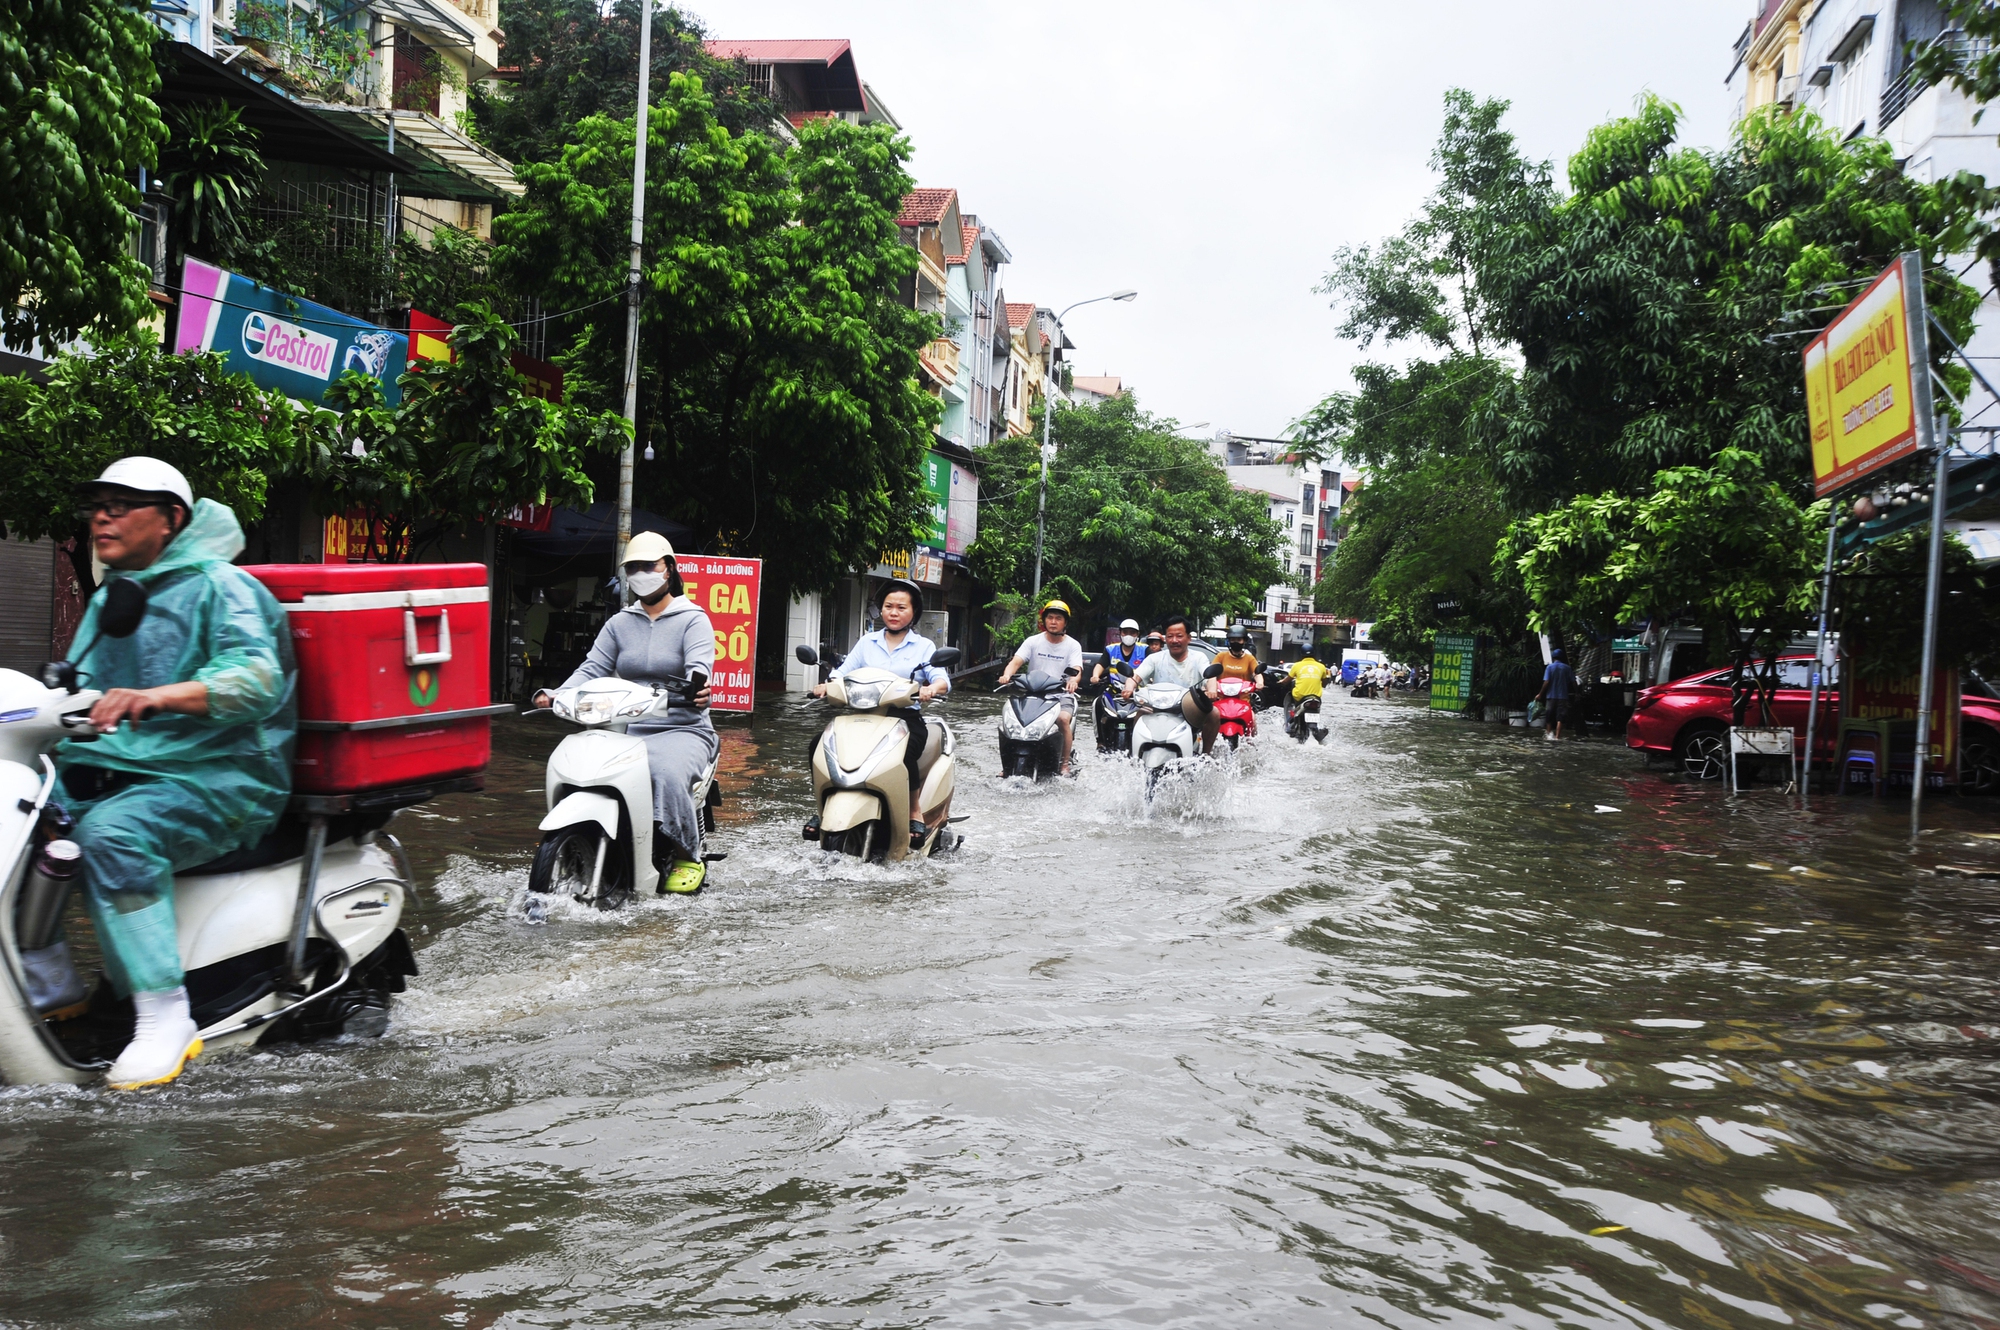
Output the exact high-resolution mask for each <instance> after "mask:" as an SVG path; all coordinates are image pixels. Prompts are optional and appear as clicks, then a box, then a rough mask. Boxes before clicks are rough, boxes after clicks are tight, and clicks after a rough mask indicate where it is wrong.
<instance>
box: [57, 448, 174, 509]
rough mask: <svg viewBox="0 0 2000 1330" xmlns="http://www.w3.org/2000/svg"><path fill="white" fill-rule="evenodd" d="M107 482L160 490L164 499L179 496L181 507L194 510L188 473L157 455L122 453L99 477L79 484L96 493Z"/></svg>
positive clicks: (140, 490)
mask: <svg viewBox="0 0 2000 1330" xmlns="http://www.w3.org/2000/svg"><path fill="white" fill-rule="evenodd" d="M106 485H115V486H117V487H118V488H119V489H124V490H133V491H135V492H137V493H139V494H149V495H151V494H157V495H159V496H160V497H161V498H163V499H164V498H172V499H176V500H178V501H179V502H180V505H181V507H183V508H185V509H187V510H188V511H189V512H193V511H194V489H193V487H192V486H190V485H189V484H188V482H187V477H186V476H184V475H182V474H181V473H180V472H179V471H177V470H176V469H174V468H173V467H171V466H168V465H167V464H166V463H165V462H162V461H161V460H160V459H159V458H157V457H121V458H119V459H118V460H117V461H115V462H113V463H112V464H111V465H110V466H107V467H105V468H104V474H103V475H101V476H99V477H98V478H97V479H96V480H90V481H85V482H84V483H83V484H81V485H79V486H77V490H78V491H79V492H80V493H84V494H93V493H95V492H96V491H97V490H99V489H101V488H102V487H104V486H106Z"/></svg>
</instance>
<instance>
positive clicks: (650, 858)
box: [522, 674, 725, 908]
mask: <svg viewBox="0 0 2000 1330" xmlns="http://www.w3.org/2000/svg"><path fill="white" fill-rule="evenodd" d="M707 682H708V680H707V678H706V677H705V676H703V675H699V674H697V675H694V676H692V677H687V678H683V677H680V676H678V675H674V676H668V682H667V683H666V684H665V685H664V686H656V685H654V684H644V683H633V682H631V681H630V680H627V679H619V678H616V677H610V676H607V677H605V678H601V679H591V680H588V681H586V682H584V683H580V684H578V685H577V686H576V687H574V688H561V689H557V690H556V691H554V692H552V693H551V694H550V695H549V706H548V708H547V711H546V712H544V710H543V709H542V708H540V707H537V708H535V709H533V710H531V711H527V712H524V713H522V714H524V715H529V716H539V715H544V714H552V715H554V716H555V717H556V718H557V719H558V720H566V721H571V722H573V723H575V724H576V725H578V726H579V727H580V728H579V729H578V730H577V732H576V733H574V734H571V735H569V736H567V737H566V738H564V740H563V741H562V742H561V743H559V744H557V745H556V750H555V752H553V753H551V754H549V764H548V771H547V774H546V776H545V777H544V780H543V786H544V796H545V798H546V799H547V804H548V813H547V815H546V816H544V817H543V818H542V822H541V831H542V843H541V845H540V846H539V847H538V848H537V849H536V851H535V862H534V865H533V866H532V867H531V868H530V869H529V870H528V890H529V891H530V892H531V893H535V894H551V893H557V892H560V893H562V894H564V895H567V896H570V897H572V898H573V899H575V900H578V901H581V902H583V903H584V904H587V905H596V906H598V907H600V908H608V907H610V906H614V905H618V904H620V903H622V902H624V901H626V900H629V899H631V897H633V896H634V895H639V896H649V895H663V894H664V893H665V891H666V886H665V882H666V871H667V869H668V868H669V867H671V865H670V864H669V863H668V862H667V858H666V856H667V855H668V854H669V853H670V847H669V846H668V844H667V842H666V841H665V839H664V838H663V837H660V836H658V835H656V834H655V827H656V824H655V823H654V821H653V773H652V770H651V768H650V767H649V766H648V765H647V763H646V741H645V739H644V738H643V737H641V736H639V735H634V734H629V733H627V730H628V729H629V728H630V727H631V725H632V724H633V722H635V721H642V720H648V719H653V718H657V717H662V716H665V715H666V714H667V713H668V712H669V711H670V710H672V709H673V708H674V707H684V708H685V707H690V706H692V705H693V700H692V699H693V697H694V695H695V694H696V693H698V692H700V691H701V689H702V686H703V685H704V684H706V683H707ZM688 793H689V795H690V796H691V797H692V798H693V799H694V806H695V809H696V810H697V811H696V819H695V821H696V827H697V830H698V834H699V836H700V840H701V843H700V844H699V845H691V846H687V847H685V848H686V849H688V850H689V851H690V852H691V853H692V854H693V855H694V856H695V857H696V858H697V860H698V861H699V862H701V863H703V864H704V865H705V864H709V863H714V862H715V861H717V860H720V859H722V858H724V857H725V856H723V855H721V854H716V853H712V852H710V850H709V848H708V837H709V836H710V835H711V834H713V832H714V831H715V810H716V809H717V808H718V807H720V806H721V804H722V789H721V787H720V786H718V785H717V784H716V783H715V763H714V762H713V761H711V762H710V763H709V764H708V765H707V766H706V767H705V768H703V769H702V771H701V772H700V773H699V774H697V775H696V776H695V778H694V780H693V781H692V782H691V783H690V785H689V788H688Z"/></svg>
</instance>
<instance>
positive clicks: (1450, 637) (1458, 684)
mask: <svg viewBox="0 0 2000 1330" xmlns="http://www.w3.org/2000/svg"><path fill="white" fill-rule="evenodd" d="M1477 644H1478V639H1477V638H1474V637H1471V636H1468V635H1465V634H1460V633H1439V634H1438V635H1437V641H1436V643H1435V645H1434V646H1433V647H1432V652H1431V710H1433V711H1463V710H1465V709H1466V708H1467V707H1469V706H1471V705H1472V649H1473V647H1474V646H1476V645H1477Z"/></svg>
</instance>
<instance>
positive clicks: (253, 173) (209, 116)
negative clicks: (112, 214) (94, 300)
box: [160, 102, 264, 260]
mask: <svg viewBox="0 0 2000 1330" xmlns="http://www.w3.org/2000/svg"><path fill="white" fill-rule="evenodd" d="M172 120H173V137H172V138H171V139H170V140H169V141H168V143H167V147H166V150H165V151H164V152H163V153H161V155H160V182H161V183H162V184H164V185H165V186H166V187H167V193H168V195H169V196H170V197H171V198H172V199H173V201H174V223H175V229H176V231H177V232H179V234H180V236H181V237H182V240H183V243H185V244H188V245H192V246H195V247H197V248H198V249H200V250H201V252H202V253H204V254H208V255H211V256H213V257H215V258H217V259H222V260H227V258H228V257H229V255H230V253H231V252H232V251H233V250H234V249H235V247H236V244H237V242H238V241H239V240H240V239H241V238H242V234H243V219H244V213H245V212H246V211H248V209H249V206H250V200H251V198H252V197H253V196H255V194H256V193H257V184H258V182H259V181H260V180H262V179H263V177H264V158H263V154H262V153H260V152H259V151H258V150H257V131H256V130H254V129H252V128H251V127H250V126H249V125H246V124H244V123H243V113H242V111H241V110H239V109H238V108H237V107H234V106H230V105H227V104H226V103H223V102H210V103H208V104H206V105H197V106H190V107H184V108H181V109H179V110H176V111H175V113H174V114H173V116H172Z"/></svg>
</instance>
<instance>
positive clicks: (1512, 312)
mask: <svg viewBox="0 0 2000 1330" xmlns="http://www.w3.org/2000/svg"><path fill="white" fill-rule="evenodd" d="M1678 121H1679V116H1678V113H1677V111H1676V110H1675V108H1674V107H1672V106H1671V105H1670V104H1668V103H1666V102H1664V101H1661V100H1660V99H1658V98H1656V97H1650V96H1649V97H1647V98H1646V99H1645V100H1644V102H1643V103H1642V104H1641V106H1640V108H1639V110H1638V111H1637V113H1636V114H1634V115H1632V116H1628V117H1625V118H1622V119H1618V120H1614V121H1611V122H1610V123H1608V124H1605V125H1602V126H1599V127H1598V128H1597V129H1595V130H1593V131H1591V133H1590V135H1589V137H1588V139H1587V140H1586V142H1585V144H1584V147H1583V148H1582V150H1581V151H1579V152H1578V153H1577V154H1576V156H1575V157H1573V158H1572V159H1571V160H1570V165H1569V178H1570V186H1571V189H1572V191H1573V192H1572V193H1571V195H1570V197H1568V198H1566V199H1563V200H1561V201H1560V202H1559V203H1556V204H1554V205H1553V206H1550V207H1548V208H1546V209H1543V210H1541V211H1540V212H1539V213H1537V214H1535V215H1532V216H1531V217H1529V218H1528V219H1527V220H1526V221H1524V222H1522V223H1520V224H1518V225H1516V226H1514V227H1512V228H1511V229H1510V232H1509V234H1508V236H1507V238H1506V243H1505V244H1502V245H1499V246H1496V247H1495V248H1494V250H1493V251H1492V253H1493V256H1494V259H1493V262H1492V264H1491V265H1490V266H1489V268H1488V270H1487V274H1486V276H1485V278H1484V279H1483V282H1484V285H1485V287H1486V289H1487V290H1489V291H1490V292H1491V293H1492V299H1493V307H1494V308H1495V309H1496V310H1497V311H1500V312H1501V314H1502V317H1501V318H1500V319H1499V320H1498V321H1497V323H1496V328H1497V330H1498V331H1499V332H1500V333H1501V334H1502V335H1504V336H1505V338H1506V339H1507V340H1508V341H1510V342H1512V343H1514V344H1515V345H1517V346H1518V347H1519V348H1520V351H1521V356H1522V359H1523V362H1524V363H1523V366H1522V370H1521V372H1520V374H1519V376H1518V377H1517V378H1515V379H1514V380H1512V381H1511V382H1506V383H1501V384H1499V385H1497V386H1496V388H1495V390H1494V391H1493V392H1492V393H1491V394H1490V395H1489V396H1488V397H1487V399H1486V401H1485V403H1484V405H1483V406H1482V408H1481V411H1480V415H1479V421H1478V426H1479V432H1480V435H1481V440H1482V442H1483V444H1484V446H1485V447H1486V448H1487V449H1488V450H1490V453H1491V456H1492V464H1493V467H1494V472H1495V476H1496V478H1497V479H1498V480H1499V481H1500V483H1501V485H1502V486H1503V488H1504V489H1505V491H1506V493H1507V496H1508V500H1509V502H1510V503H1512V504H1513V505H1514V506H1515V507H1516V508H1517V509H1520V510H1522V511H1524V512H1526V511H1535V510H1538V509H1541V508H1544V507H1547V506H1550V505H1554V504H1560V503H1564V502H1566V501H1567V500H1569V499H1570V498H1572V497H1574V496H1577V495H1582V494H1596V493H1605V492H1614V493H1620V494H1638V493H1643V492H1645V491H1646V490H1647V489H1648V488H1649V487H1650V486H1651V485H1652V483H1653V478H1654V476H1655V475H1656V474H1657V473H1660V472H1662V471H1666V470H1670V469H1675V470H1677V469H1678V468H1683V467H1690V466H1692V467H1706V466H1707V465H1709V463H1710V461H1711V459H1713V458H1715V457H1716V456H1717V455H1718V454H1719V453H1721V452H1722V451H1723V450H1724V449H1725V448H1729V449H1736V450H1739V451H1743V452H1748V453H1751V454H1754V455H1755V456H1757V457H1758V458H1760V459H1762V460H1763V461H1764V463H1765V465H1766V474H1767V476H1768V477H1769V478H1771V479H1774V480H1779V481H1780V482H1781V483H1782V484H1783V485H1784V486H1785V488H1786V490H1787V491H1788V492H1789V493H1791V494H1792V495H1793V496H1795V497H1799V498H1803V496H1804V495H1805V494H1806V493H1807V491H1808V490H1809V488H1810V477H1811V467H1810V457H1809V453H1808V450H1807V441H1806V422H1805V386H1804V376H1803V375H1802V373H1801V371H1800V367H1799V351H1800V349H1801V347H1802V345H1803V341H1804V339H1803V337H1801V336H1797V335H1794V334H1798V333H1800V332H1802V331H1803V332H1810V331H1811V330H1813V329H1816V328H1817V327H1818V326H1820V325H1821V324H1823V323H1824V322H1825V321H1826V317H1827V315H1829V314H1831V313H1832V312H1833V310H1835V309H1838V308H1839V307H1840V306H1841V305H1843V304H1845V303H1846V302H1847V300H1848V299H1850V298H1851V297H1852V296H1853V295H1854V294H1855V293H1856V292H1857V291H1858V289H1859V286H1858V284H1859V283H1860V282H1862V281H1864V280H1866V279H1869V278H1872V277H1873V276H1874V275H1875V274H1876V273H1877V272H1879V271H1880V270H1881V269H1882V268H1884V267H1885V266H1887V265H1888V263H1889V262H1890V261H1891V260H1892V259H1894V258H1895V257H1896V255H1898V254H1899V253H1902V252H1903V251H1906V250H1917V251H1920V252H1921V253H1922V254H1923V256H1924V259H1925V263H1926V267H1927V270H1928V269H1929V268H1930V265H1933V264H1935V263H1937V262H1938V260H1939V259H1940V258H1941V257H1942V256H1943V255H1945V254H1948V253H1951V252H1953V250H1954V249H1955V247H1956V246H1958V245H1959V244H1961V243H1962V242H1963V240H1964V236H1965V231H1964V225H1963V216H1962V214H1961V213H1959V212H1958V211H1957V210H1955V209H1953V208H1952V207H1951V206H1950V203H1949V200H1948V199H1947V198H1946V196H1945V193H1944V191H1942V190H1941V189H1939V188H1938V187H1936V186H1932V185H1928V184H1925V183H1923V182H1921V181H1917V180H1913V179H1911V178H1910V177H1908V176H1906V175H1904V174H1903V173H1902V172H1901V171H1900V170H1899V169H1898V167H1897V164H1896V161H1895V159H1894V157H1893V155H1892V154H1891V151H1890V148H1889V145H1888V144H1887V143H1885V142H1883V141H1881V140H1879V139H1856V140H1853V141H1850V142H1843V141H1842V140H1841V138H1840V136H1839V135H1838V134H1836V133H1834V132H1832V131H1830V130H1829V129H1828V128H1827V127H1826V126H1825V125H1824V124H1822V123H1821V122H1820V121H1819V120H1818V119H1816V118H1815V117H1814V116H1812V115H1811V114H1809V113H1806V112H1798V113H1795V114H1792V115H1789V116H1786V115H1781V114H1777V113H1775V112H1758V113H1755V114H1753V115H1751V116H1750V117H1748V118H1747V119H1746V120H1744V121H1743V123H1742V124H1741V125H1739V126H1738V127H1737V130H1736V135H1735V139H1734V141H1733V142H1732V143H1731V144H1730V146H1729V147H1728V148H1727V149H1725V150H1722V151H1716V152H1710V151H1703V150H1700V149H1695V148H1681V147H1676V146H1675V142H1674V139H1675V134H1676V131H1677V128H1678ZM1926 292H1927V295H1928V297H1929V299H1930V302H1931V308H1932V310H1933V312H1934V313H1935V314H1936V315H1937V316H1938V317H1939V319H1940V320H1942V321H1943V322H1944V324H1945V326H1946V327H1947V328H1949V329H1950V330H1951V331H1952V334H1953V336H1955V337H1957V338H1959V339H1960V341H1961V342H1962V341H1963V340H1964V338H1965V336H1966V335H1967V333H1968V332H1969V330H1970V326H1971V317H1972V313H1973V311H1974V309H1976V307H1977V304H1978V297H1977V295H1976V293H1975V292H1973V291H1972V290H1971V288H1969V287H1967V286H1965V285H1964V284H1963V283H1962V282H1959V281H1957V280H1956V279H1954V278H1953V277H1952V276H1951V275H1950V273H1949V272H1948V271H1946V270H1944V269H1942V268H1939V269H1937V270H1936V271H1934V272H1932V273H1931V275H1930V276H1929V277H1928V278H1927V280H1926ZM1938 363H1939V365H1940V368H1941V369H1942V368H1943V362H1942V357H1940V358H1939V362H1938ZM1944 372H1945V373H1946V375H1947V377H1948V378H1952V380H1953V382H1954V383H1956V382H1957V381H1958V379H1959V378H1961V377H1962V376H1963V371H1962V370H1957V369H1950V370H1945V371H1944Z"/></svg>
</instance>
